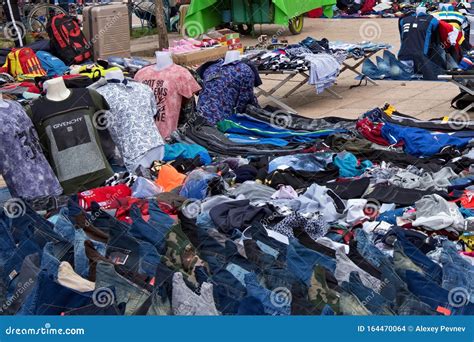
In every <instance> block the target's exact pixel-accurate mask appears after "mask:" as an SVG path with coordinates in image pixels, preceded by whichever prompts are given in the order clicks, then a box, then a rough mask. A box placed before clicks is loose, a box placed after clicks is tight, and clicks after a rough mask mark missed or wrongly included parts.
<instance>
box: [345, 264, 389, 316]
mask: <svg viewBox="0 0 474 342" xmlns="http://www.w3.org/2000/svg"><path fill="white" fill-rule="evenodd" d="M342 288H343V289H344V290H346V291H347V292H350V293H352V294H354V295H355V296H356V297H357V298H358V299H359V300H360V301H361V302H362V304H363V305H364V306H365V307H366V308H367V309H369V310H370V311H371V312H372V313H374V314H375V315H392V314H394V313H393V311H392V308H391V303H390V302H389V301H387V300H386V299H385V298H384V297H383V296H381V295H379V294H378V293H377V292H375V291H373V290H372V289H369V288H368V287H365V286H364V284H362V281H361V280H360V277H359V275H358V274H357V273H356V272H351V274H350V276H349V281H348V282H346V281H344V282H343V283H342Z"/></svg>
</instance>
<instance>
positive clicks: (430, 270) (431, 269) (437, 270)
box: [395, 228, 443, 284]
mask: <svg viewBox="0 0 474 342" xmlns="http://www.w3.org/2000/svg"><path fill="white" fill-rule="evenodd" d="M395 233H396V235H397V242H398V243H400V245H401V247H402V248H403V251H404V253H405V254H406V256H408V257H409V258H410V260H412V261H413V263H415V264H416V265H417V266H418V267H420V268H421V269H422V270H423V271H424V273H425V274H426V276H427V277H429V278H430V279H432V280H433V281H435V282H436V283H438V284H441V281H442V277H443V269H442V268H441V267H440V266H439V265H438V264H436V263H435V262H433V261H432V260H431V259H430V258H428V257H427V256H426V255H424V254H423V253H422V252H421V251H420V250H419V249H418V248H417V247H416V246H415V245H413V244H412V243H411V242H410V241H408V240H407V239H406V238H405V234H404V232H403V230H402V229H401V228H397V229H395Z"/></svg>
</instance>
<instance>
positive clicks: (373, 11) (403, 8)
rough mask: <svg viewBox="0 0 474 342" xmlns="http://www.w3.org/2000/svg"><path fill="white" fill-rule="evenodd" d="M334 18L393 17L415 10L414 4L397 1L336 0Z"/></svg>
mask: <svg viewBox="0 0 474 342" xmlns="http://www.w3.org/2000/svg"><path fill="white" fill-rule="evenodd" d="M337 8H338V10H339V13H338V14H336V15H335V18H395V17H402V16H404V15H405V14H407V13H410V12H412V11H414V10H415V8H416V4H415V3H410V2H403V3H400V2H397V1H393V2H392V1H386V0H382V1H376V0H338V1H337Z"/></svg>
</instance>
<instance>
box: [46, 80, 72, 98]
mask: <svg viewBox="0 0 474 342" xmlns="http://www.w3.org/2000/svg"><path fill="white" fill-rule="evenodd" d="M44 88H45V89H46V98H47V99H48V100H50V101H64V100H66V99H67V98H68V97H69V95H71V91H70V90H69V89H68V88H66V85H65V84H64V80H63V78H62V77H56V78H53V79H51V80H48V81H46V82H45V83H44Z"/></svg>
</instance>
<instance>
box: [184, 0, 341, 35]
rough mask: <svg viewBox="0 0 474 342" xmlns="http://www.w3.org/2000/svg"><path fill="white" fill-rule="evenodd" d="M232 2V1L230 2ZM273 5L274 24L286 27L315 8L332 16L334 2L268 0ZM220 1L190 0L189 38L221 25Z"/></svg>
mask: <svg viewBox="0 0 474 342" xmlns="http://www.w3.org/2000/svg"><path fill="white" fill-rule="evenodd" d="M231 1H232V0H231ZM268 1H272V2H273V4H274V5H275V20H274V23H275V24H279V25H285V26H286V25H288V20H289V19H291V18H293V17H296V16H298V15H300V14H303V13H306V12H308V11H311V10H312V9H315V8H320V7H323V8H325V14H326V16H331V15H332V6H333V5H334V4H336V0H268ZM221 3H222V0H192V1H191V5H190V6H189V9H188V12H187V15H186V21H185V26H186V29H187V31H188V34H189V35H190V36H197V35H199V34H201V33H204V32H206V31H207V30H208V29H210V28H211V27H215V26H217V25H219V24H221V23H222V13H221V11H222V8H221Z"/></svg>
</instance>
